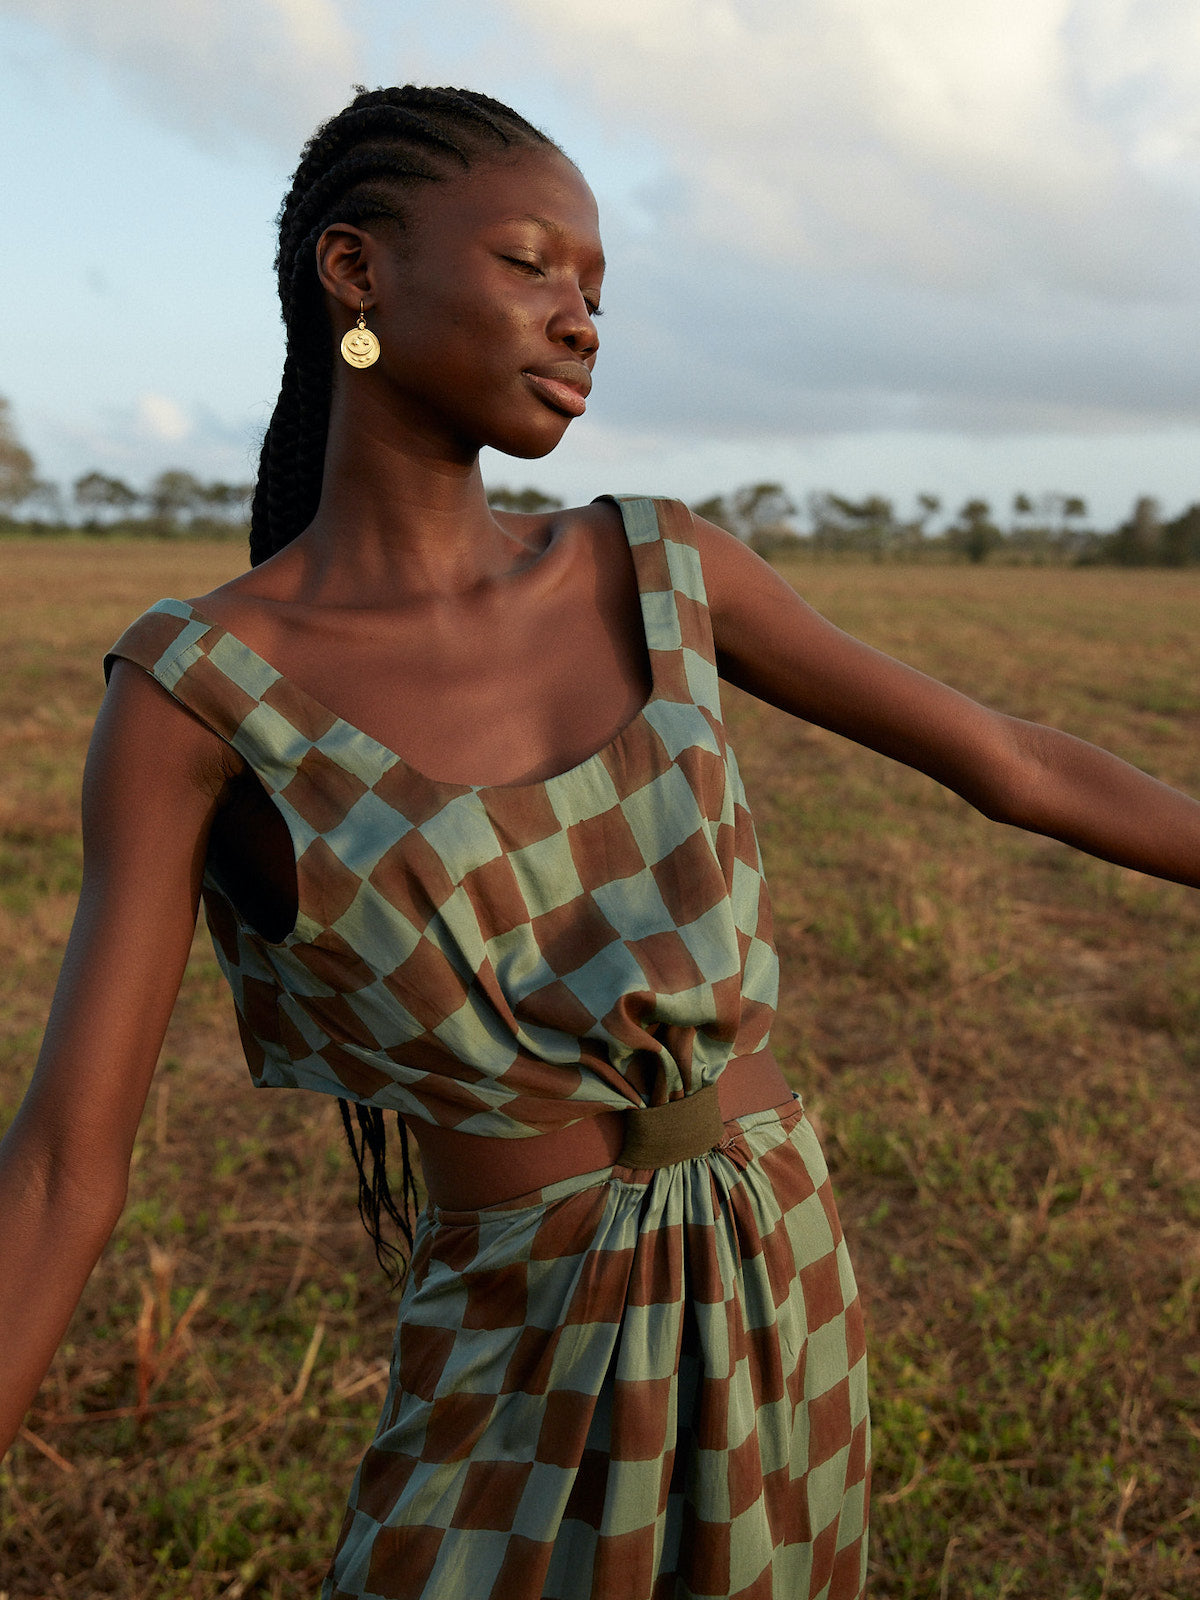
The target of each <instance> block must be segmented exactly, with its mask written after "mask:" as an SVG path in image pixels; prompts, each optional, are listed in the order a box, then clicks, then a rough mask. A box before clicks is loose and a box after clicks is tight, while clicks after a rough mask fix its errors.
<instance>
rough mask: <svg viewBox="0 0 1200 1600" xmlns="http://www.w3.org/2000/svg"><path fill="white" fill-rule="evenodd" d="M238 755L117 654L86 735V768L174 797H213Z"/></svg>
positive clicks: (238, 763) (143, 791)
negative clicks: (89, 741)
mask: <svg viewBox="0 0 1200 1600" xmlns="http://www.w3.org/2000/svg"><path fill="white" fill-rule="evenodd" d="M243 766H244V763H243V761H242V759H241V757H240V756H239V755H238V754H237V753H236V752H235V751H234V750H232V749H231V748H230V747H229V745H228V744H226V743H225V741H224V740H223V739H222V738H221V737H220V735H219V734H217V733H215V732H214V731H213V730H212V729H211V728H210V727H208V726H207V725H206V724H205V723H204V722H202V721H201V720H200V718H199V717H197V716H196V715H195V714H194V713H193V712H191V711H189V710H188V708H187V707H186V706H184V705H183V704H181V703H180V701H178V700H176V699H175V698H174V696H173V695H171V694H169V693H168V692H167V690H166V689H164V688H163V687H162V685H161V684H160V683H159V682H158V681H157V680H156V679H155V678H154V677H152V676H151V674H150V673H149V672H147V671H146V670H145V669H144V668H142V667H140V666H137V665H136V664H135V663H134V662H132V661H126V660H125V659H124V658H122V657H118V658H117V659H116V660H115V661H114V662H113V666H112V673H111V676H110V677H109V682H108V689H107V691H106V693H105V696H104V700H103V702H102V703H101V707H100V714H99V716H98V717H97V718H96V727H95V731H94V733H93V735H92V745H91V753H90V754H89V769H90V770H91V772H92V773H93V774H95V773H97V772H102V773H103V774H104V776H105V781H106V783H109V784H112V785H116V786H118V787H119V788H120V789H121V790H129V789H136V790H138V792H139V797H140V799H141V800H142V801H143V802H144V801H146V800H147V799H148V798H149V795H148V792H147V790H148V789H150V788H153V789H155V790H157V791H161V792H169V793H171V794H172V795H173V796H174V798H176V799H177V798H178V797H179V795H180V794H181V793H186V792H188V791H191V792H193V793H194V794H195V795H196V796H198V797H199V798H200V799H201V800H202V801H203V800H205V799H215V798H216V796H217V795H218V794H219V793H220V792H221V790H222V789H223V788H224V786H225V784H226V783H227V782H228V780H229V779H230V778H232V777H235V776H236V775H237V774H238V773H239V772H240V771H241V770H242V768H243Z"/></svg>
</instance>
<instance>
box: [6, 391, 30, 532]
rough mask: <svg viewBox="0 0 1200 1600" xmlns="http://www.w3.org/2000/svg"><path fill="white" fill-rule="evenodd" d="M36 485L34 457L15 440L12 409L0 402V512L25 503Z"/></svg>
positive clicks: (7, 404)
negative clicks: (23, 501)
mask: <svg viewBox="0 0 1200 1600" xmlns="http://www.w3.org/2000/svg"><path fill="white" fill-rule="evenodd" d="M36 483H37V474H36V472H35V471H34V466H33V457H32V456H31V455H30V454H29V451H28V450H26V448H25V446H24V445H23V444H22V443H21V441H20V440H19V439H18V438H17V433H16V429H15V428H14V427H13V421H12V408H11V406H10V405H9V403H8V401H7V400H0V511H12V510H13V509H14V508H15V507H16V506H19V505H20V504H21V502H22V500H27V499H28V498H29V496H30V494H31V493H32V492H33V488H34V485H35V484H36Z"/></svg>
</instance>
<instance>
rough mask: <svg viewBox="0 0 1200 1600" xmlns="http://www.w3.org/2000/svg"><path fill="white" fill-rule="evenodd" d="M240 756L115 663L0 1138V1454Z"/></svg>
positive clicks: (62, 1318) (141, 1088) (112, 1166)
mask: <svg viewBox="0 0 1200 1600" xmlns="http://www.w3.org/2000/svg"><path fill="white" fill-rule="evenodd" d="M236 761H237V758H236V757H235V756H234V755H233V753H232V752H231V751H230V750H229V749H228V747H227V746H225V745H224V744H222V742H221V741H220V740H219V739H218V738H217V736H216V735H215V734H214V733H213V732H211V730H209V729H208V728H206V727H205V726H204V725H203V724H202V723H200V722H199V721H197V720H196V719H195V718H194V717H192V716H191V715H190V713H188V712H186V711H184V710H183V708H182V707H181V706H179V705H178V704H177V703H176V702H175V701H173V700H172V699H171V697H170V696H169V695H168V694H167V693H166V691H165V690H164V689H162V688H161V687H160V686H159V685H158V684H157V683H156V682H155V681H154V680H153V679H152V678H151V677H149V676H148V675H147V674H145V673H143V672H142V671H141V670H140V669H138V668H137V667H134V666H132V665H130V664H129V663H128V662H125V661H118V662H117V663H116V664H115V666H114V669H113V674H112V680H111V683H110V686H109V690H108V693H107V695H106V696H105V699H104V704H103V706H102V707H101V711H100V716H99V718H98V719H97V722H96V729H95V732H94V734H93V736H92V742H91V746H90V749H89V751H88V758H87V766H86V768H85V771H84V780H83V847H84V871H83V888H82V892H81V894H80V898H79V908H78V910H77V912H76V915H75V922H74V926H73V927H72V930H71V937H70V940H69V942H68V945H67V950H66V955H65V958H64V960H63V965H62V971H61V973H60V975H59V980H58V985H57V988H56V990H55V994H54V1003H53V1006H52V1008H51V1012H50V1018H49V1022H48V1024H47V1028H46V1034H45V1039H44V1042H43V1045H42V1050H41V1054H40V1055H39V1057H38V1062H37V1067H36V1069H35V1072H34V1076H33V1080H32V1082H31V1084H30V1086H29V1090H28V1092H27V1094H26V1096H25V1099H24V1101H23V1103H22V1105H21V1108H20V1110H19V1111H18V1112H17V1115H16V1117H15V1118H14V1120H13V1123H12V1126H11V1127H10V1128H9V1130H8V1132H7V1134H6V1135H5V1137H4V1140H3V1142H2V1143H0V1263H2V1268H0V1453H3V1451H4V1450H6V1449H7V1448H8V1446H9V1444H10V1443H11V1442H12V1440H13V1438H14V1437H15V1435H16V1433H17V1430H18V1428H19V1427H20V1426H21V1422H22V1419H23V1418H24V1415H25V1412H26V1411H27V1410H28V1408H29V1405H30V1404H31V1402H32V1400H33V1398H34V1395H35V1394H36V1393H37V1389H38V1386H39V1384H40V1383H41V1381H42V1378H43V1377H44V1376H45V1373H46V1369H47V1368H48V1367H49V1365H50V1361H51V1359H52V1357H53V1355H54V1352H55V1350H56V1349H57V1348H58V1344H59V1341H60V1340H61V1339H62V1337H63V1334H64V1333H65V1331H66V1327H67V1324H68V1322H69V1321H70V1318H71V1314H72V1312H73V1311H74V1309H75V1306H76V1303H77V1302H78V1299H79V1296H80V1294H81V1293H82V1290H83V1286H84V1284H85V1283H86V1282H87V1279H88V1275H89V1274H90V1272H91V1270H92V1268H93V1267H94V1266H95V1264H96V1260H97V1258H98V1256H99V1255H100V1252H101V1250H102V1249H103V1248H104V1245H105V1243H106V1241H107V1240H108V1236H109V1234H110V1233H111V1232H112V1230H113V1228H114V1227H115V1226H116V1222H117V1219H118V1217H119V1216H120V1214H121V1209H122V1207H123V1205H124V1203H125V1195H126V1190H127V1185H128V1179H129V1161H130V1156H131V1153H132V1150H133V1141H134V1135H135V1134H136V1132H137V1126H138V1121H139V1119H140V1117H141V1114H142V1108H143V1106H144V1105H145V1101H146V1095H147V1092H148V1090H149V1087H150V1079H151V1076H152V1074H153V1072H154V1067H155V1064H156V1062H157V1060H158V1052H159V1049H160V1048H161V1045H162V1040H163V1035H164V1033H165V1032H166V1027H167V1022H168V1020H169V1019H170V1015H171V1008H172V1006H173V1005H174V1002H175V996H176V994H177V992H178V989H179V983H180V980H181V978H182V976H183V969H184V965H185V963H186V961H187V956H188V950H189V949H190V947H191V942H192V935H193V932H194V930H195V924H196V908H197V904H198V902H199V896H200V881H201V877H202V875H203V870H204V855H205V850H206V847H207V842H208V833H209V829H210V827H211V824H212V819H213V815H214V813H215V811H216V808H217V804H218V800H219V797H220V794H221V791H222V789H223V787H224V785H225V782H226V781H227V779H228V778H229V776H231V773H232V770H233V766H234V765H235V764H236Z"/></svg>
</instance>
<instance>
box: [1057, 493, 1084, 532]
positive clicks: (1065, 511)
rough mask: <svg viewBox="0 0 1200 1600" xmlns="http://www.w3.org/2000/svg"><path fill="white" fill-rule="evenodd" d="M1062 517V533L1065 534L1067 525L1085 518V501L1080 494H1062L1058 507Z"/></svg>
mask: <svg viewBox="0 0 1200 1600" xmlns="http://www.w3.org/2000/svg"><path fill="white" fill-rule="evenodd" d="M1060 514H1061V516H1062V530H1061V531H1062V532H1063V533H1064V534H1065V533H1066V532H1067V525H1068V523H1071V522H1077V521H1080V520H1082V519H1083V518H1084V517H1086V516H1087V501H1086V500H1085V499H1084V498H1083V496H1082V495H1081V494H1064V495H1063V497H1062V505H1061V507H1060Z"/></svg>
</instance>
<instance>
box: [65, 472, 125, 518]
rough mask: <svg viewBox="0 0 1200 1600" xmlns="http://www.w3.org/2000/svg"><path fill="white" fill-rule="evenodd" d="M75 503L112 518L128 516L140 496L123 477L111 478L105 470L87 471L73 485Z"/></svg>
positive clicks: (89, 511) (84, 509)
mask: <svg viewBox="0 0 1200 1600" xmlns="http://www.w3.org/2000/svg"><path fill="white" fill-rule="evenodd" d="M71 492H72V494H73V495H74V497H75V504H76V505H77V506H78V507H79V508H80V510H82V511H85V512H88V513H90V514H91V515H93V516H94V515H95V514H96V513H97V512H103V513H106V514H107V515H108V516H109V517H111V518H114V519H115V518H118V517H122V516H128V515H129V513H130V512H131V511H132V510H133V508H134V506H135V505H137V503H138V500H139V498H140V496H139V495H138V494H137V492H136V491H135V490H133V489H131V488H130V487H129V485H128V484H127V483H126V482H124V480H123V479H121V478H110V477H108V476H107V474H105V473H103V472H85V473H84V475H83V476H82V478H76V479H75V482H74V484H73V485H72V486H71Z"/></svg>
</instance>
